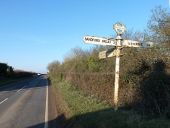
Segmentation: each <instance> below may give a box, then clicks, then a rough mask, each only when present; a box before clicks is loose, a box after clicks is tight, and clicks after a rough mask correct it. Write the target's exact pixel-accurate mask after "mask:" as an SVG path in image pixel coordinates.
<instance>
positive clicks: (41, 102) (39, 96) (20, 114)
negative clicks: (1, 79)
mask: <svg viewBox="0 0 170 128" xmlns="http://www.w3.org/2000/svg"><path fill="white" fill-rule="evenodd" d="M47 94H48V81H47V78H46V76H34V77H32V78H28V79H26V80H23V81H20V82H17V83H13V84H9V85H6V86H4V87H2V88H0V128H48V123H47V122H48V101H47V100H48V97H47Z"/></svg>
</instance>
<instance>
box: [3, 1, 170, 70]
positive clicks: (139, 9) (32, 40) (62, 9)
mask: <svg viewBox="0 0 170 128" xmlns="http://www.w3.org/2000/svg"><path fill="white" fill-rule="evenodd" d="M159 5H161V6H162V7H163V8H169V2H168V0H1V1H0V62H5V63H8V64H9V65H12V66H13V67H14V68H16V69H24V70H29V71H36V72H46V67H47V65H48V64H49V63H50V62H52V61H54V60H60V61H63V59H64V57H65V56H68V54H69V51H70V50H71V49H72V48H75V47H82V48H89V47H91V46H87V45H86V44H83V41H82V37H83V36H84V35H95V36H111V35H113V34H114V31H113V29H112V25H113V24H114V23H115V22H117V21H121V22H123V23H125V24H126V27H127V29H133V30H134V31H142V30H143V29H144V28H146V24H147V21H148V19H149V17H150V16H151V10H152V9H153V8H155V7H156V6H159Z"/></svg>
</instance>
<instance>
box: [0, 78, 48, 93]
mask: <svg viewBox="0 0 170 128" xmlns="http://www.w3.org/2000/svg"><path fill="white" fill-rule="evenodd" d="M45 81H46V76H43V75H42V76H33V77H28V78H24V80H19V81H17V82H13V83H10V84H6V85H3V86H0V92H12V91H17V90H19V89H21V88H22V89H31V88H39V87H44V86H47V84H45V83H46V82H45Z"/></svg>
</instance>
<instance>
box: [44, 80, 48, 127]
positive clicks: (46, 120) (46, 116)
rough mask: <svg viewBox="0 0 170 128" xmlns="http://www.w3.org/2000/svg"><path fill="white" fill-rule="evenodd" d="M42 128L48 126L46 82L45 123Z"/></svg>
mask: <svg viewBox="0 0 170 128" xmlns="http://www.w3.org/2000/svg"><path fill="white" fill-rule="evenodd" d="M44 128H48V83H47V88H46V107H45V125H44Z"/></svg>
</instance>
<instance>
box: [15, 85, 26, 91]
mask: <svg viewBox="0 0 170 128" xmlns="http://www.w3.org/2000/svg"><path fill="white" fill-rule="evenodd" d="M24 88H25V86H24V87H22V88H21V89H19V90H18V91H17V92H20V91H21V90H22V89H24Z"/></svg>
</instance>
